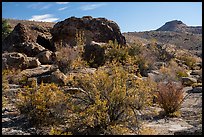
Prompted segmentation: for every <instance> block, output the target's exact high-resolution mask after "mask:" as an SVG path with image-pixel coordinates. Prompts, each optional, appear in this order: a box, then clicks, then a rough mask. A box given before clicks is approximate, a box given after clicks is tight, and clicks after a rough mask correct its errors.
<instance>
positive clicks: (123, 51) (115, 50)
mask: <svg viewBox="0 0 204 137" xmlns="http://www.w3.org/2000/svg"><path fill="white" fill-rule="evenodd" d="M105 48H106V51H105V60H106V62H110V63H112V62H114V61H116V62H119V63H121V64H122V65H124V64H125V63H126V61H127V59H128V58H129V55H128V47H126V46H121V45H119V44H118V43H117V42H116V41H115V42H112V41H110V42H109V43H108V44H107V45H106V47H105Z"/></svg>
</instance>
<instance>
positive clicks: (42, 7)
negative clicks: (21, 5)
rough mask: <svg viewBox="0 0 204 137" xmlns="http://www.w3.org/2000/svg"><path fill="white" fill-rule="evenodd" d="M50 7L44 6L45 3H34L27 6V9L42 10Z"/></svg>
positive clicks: (49, 5)
mask: <svg viewBox="0 0 204 137" xmlns="http://www.w3.org/2000/svg"><path fill="white" fill-rule="evenodd" d="M51 6H52V4H45V3H42V2H37V3H34V4H30V5H28V6H27V8H29V9H30V8H31V9H39V10H44V9H49V8H50V7H51Z"/></svg>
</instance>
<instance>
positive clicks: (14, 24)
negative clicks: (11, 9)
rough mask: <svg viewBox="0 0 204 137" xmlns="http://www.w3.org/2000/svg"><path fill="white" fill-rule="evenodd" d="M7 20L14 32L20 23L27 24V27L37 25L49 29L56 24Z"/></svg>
mask: <svg viewBox="0 0 204 137" xmlns="http://www.w3.org/2000/svg"><path fill="white" fill-rule="evenodd" d="M3 19H4V18H3ZM5 20H7V21H8V23H9V25H10V26H11V28H12V30H13V28H14V27H15V26H16V25H17V24H18V23H22V24H25V25H31V24H35V25H40V26H43V27H48V28H52V27H53V26H54V25H55V24H56V23H55V22H40V21H29V20H16V19H5Z"/></svg>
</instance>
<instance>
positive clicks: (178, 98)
mask: <svg viewBox="0 0 204 137" xmlns="http://www.w3.org/2000/svg"><path fill="white" fill-rule="evenodd" d="M182 89H183V87H182V85H181V84H180V83H179V84H178V83H175V82H172V81H168V82H159V83H158V87H157V93H156V97H157V103H158V104H159V105H160V107H161V108H162V109H164V112H165V115H167V116H170V115H171V114H173V113H174V112H176V111H178V110H179V109H180V107H181V104H182V102H183V99H184V93H183V90H182Z"/></svg>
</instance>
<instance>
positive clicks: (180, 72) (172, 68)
mask: <svg viewBox="0 0 204 137" xmlns="http://www.w3.org/2000/svg"><path fill="white" fill-rule="evenodd" d="M159 71H160V73H161V74H162V77H161V78H160V80H159V81H165V80H166V81H168V80H172V81H181V78H182V77H187V76H188V74H187V70H186V69H185V68H183V67H180V66H178V64H177V63H176V62H175V61H174V60H170V61H169V62H168V64H167V66H165V67H164V66H163V67H161V68H160V69H159Z"/></svg>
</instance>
